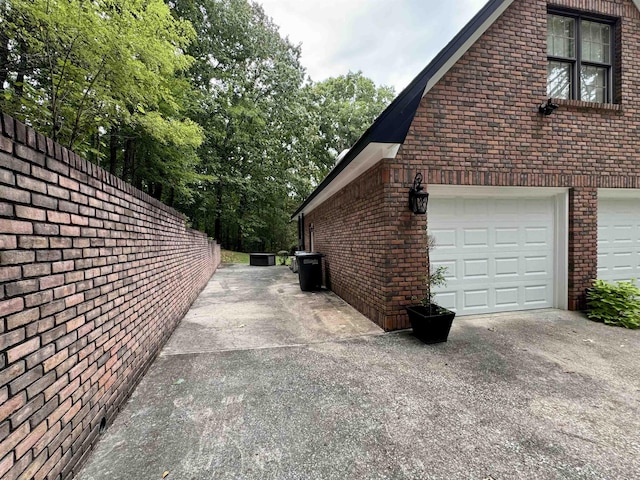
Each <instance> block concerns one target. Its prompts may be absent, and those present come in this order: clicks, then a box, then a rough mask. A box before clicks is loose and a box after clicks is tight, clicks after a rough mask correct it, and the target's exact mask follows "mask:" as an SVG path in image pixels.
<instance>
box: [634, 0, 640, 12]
mask: <svg viewBox="0 0 640 480" xmlns="http://www.w3.org/2000/svg"><path fill="white" fill-rule="evenodd" d="M633 3H634V5H635V6H636V7H638V10H640V0H633Z"/></svg>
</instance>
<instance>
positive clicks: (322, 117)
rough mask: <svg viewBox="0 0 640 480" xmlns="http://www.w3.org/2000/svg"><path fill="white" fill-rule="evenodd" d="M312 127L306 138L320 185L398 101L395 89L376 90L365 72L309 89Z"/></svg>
mask: <svg viewBox="0 0 640 480" xmlns="http://www.w3.org/2000/svg"><path fill="white" fill-rule="evenodd" d="M306 95H307V97H308V98H307V102H308V106H307V108H308V110H309V113H310V116H311V126H312V128H314V129H315V131H312V132H310V133H311V134H310V135H307V137H306V138H307V141H308V142H309V149H310V158H314V159H315V165H314V166H315V167H316V169H317V170H316V171H315V172H314V173H315V178H314V180H315V181H316V182H318V183H319V181H321V180H322V179H323V178H324V177H325V176H326V174H327V173H328V172H329V171H330V170H331V168H333V166H334V164H335V160H336V158H337V157H338V155H339V154H340V153H341V152H342V151H343V150H346V149H348V148H351V147H352V146H353V144H354V143H355V142H356V141H357V140H358V139H359V138H360V137H361V136H362V134H363V133H364V132H365V131H366V130H367V128H369V127H370V126H371V124H372V123H373V122H374V121H375V119H376V118H377V117H378V115H380V114H381V113H382V111H383V110H384V109H385V108H386V107H387V105H389V103H391V101H392V100H393V98H394V97H395V92H394V90H393V88H392V87H387V86H381V87H376V85H375V83H374V82H373V81H372V80H370V79H369V78H367V77H365V76H363V75H362V72H355V73H353V72H349V73H347V74H346V75H341V76H339V77H336V78H329V79H327V80H324V81H322V82H318V83H312V84H310V85H308V86H307V87H306Z"/></svg>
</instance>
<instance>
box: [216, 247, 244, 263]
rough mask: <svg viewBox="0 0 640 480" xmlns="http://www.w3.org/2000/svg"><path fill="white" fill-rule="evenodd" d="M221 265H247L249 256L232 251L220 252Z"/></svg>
mask: <svg viewBox="0 0 640 480" xmlns="http://www.w3.org/2000/svg"><path fill="white" fill-rule="evenodd" d="M220 254H221V257H222V263H238V264H241V265H249V254H248V253H244V252H234V251H232V250H222V251H221V252H220Z"/></svg>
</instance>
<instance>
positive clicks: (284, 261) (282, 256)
mask: <svg viewBox="0 0 640 480" xmlns="http://www.w3.org/2000/svg"><path fill="white" fill-rule="evenodd" d="M278 258H279V259H280V265H286V264H287V260H288V259H289V252H288V251H287V250H280V251H279V252H278Z"/></svg>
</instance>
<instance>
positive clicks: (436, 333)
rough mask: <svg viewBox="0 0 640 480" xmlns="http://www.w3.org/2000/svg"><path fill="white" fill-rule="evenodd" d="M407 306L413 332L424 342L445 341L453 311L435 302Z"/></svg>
mask: <svg viewBox="0 0 640 480" xmlns="http://www.w3.org/2000/svg"><path fill="white" fill-rule="evenodd" d="M406 308H407V313H408V314H409V321H410V322H411V328H413V334H414V335H415V336H416V337H418V338H419V339H420V340H422V341H423V342H424V343H441V342H446V341H447V337H448V336H449V330H451V324H452V323H453V318H454V317H455V316H456V313H455V312H452V311H451V310H447V309H446V308H442V307H440V306H438V305H436V304H435V303H432V304H429V305H427V306H422V305H411V306H409V307H406Z"/></svg>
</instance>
